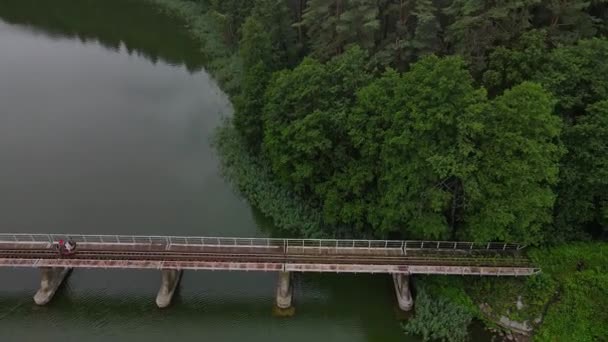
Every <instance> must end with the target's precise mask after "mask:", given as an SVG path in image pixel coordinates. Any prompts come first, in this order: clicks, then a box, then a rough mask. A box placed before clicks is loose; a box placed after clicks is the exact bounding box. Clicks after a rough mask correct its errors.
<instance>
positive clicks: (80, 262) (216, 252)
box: [0, 234, 539, 276]
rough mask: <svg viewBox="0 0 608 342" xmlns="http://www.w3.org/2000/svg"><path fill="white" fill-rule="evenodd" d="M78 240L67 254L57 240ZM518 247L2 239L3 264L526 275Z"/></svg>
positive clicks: (149, 238)
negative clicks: (72, 253) (62, 253)
mask: <svg viewBox="0 0 608 342" xmlns="http://www.w3.org/2000/svg"><path fill="white" fill-rule="evenodd" d="M68 238H69V239H71V240H73V241H76V242H77V248H76V253H75V254H74V255H70V256H63V257H62V256H60V255H59V253H58V252H57V250H56V248H55V247H56V242H57V241H59V240H60V239H63V240H67V239H68ZM522 248H523V246H520V245H517V244H503V243H488V244H477V243H469V242H447V241H397V240H312V239H308V240H307V239H264V238H261V239H260V238H209V237H162V236H118V235H76V234H69V235H68V234H0V267H68V268H125V269H138V268H139V269H180V270H187V269H189V270H242V271H285V272H339V273H340V272H349V273H392V274H454V275H457V274H459V275H495V276H527V275H531V274H535V273H537V272H539V269H538V268H536V267H534V265H532V263H531V262H530V260H529V259H527V258H526V257H525V256H524V255H523V254H522V251H521V249H522Z"/></svg>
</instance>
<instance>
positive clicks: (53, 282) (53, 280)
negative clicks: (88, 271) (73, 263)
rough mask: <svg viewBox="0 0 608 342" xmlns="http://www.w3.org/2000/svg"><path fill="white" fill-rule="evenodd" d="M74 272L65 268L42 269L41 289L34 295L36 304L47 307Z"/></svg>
mask: <svg viewBox="0 0 608 342" xmlns="http://www.w3.org/2000/svg"><path fill="white" fill-rule="evenodd" d="M70 271H72V269H71V268H64V267H41V268H40V273H41V280H40V289H38V291H37V292H36V294H35V295H34V302H35V303H36V304H37V305H46V304H48V302H50V301H51V299H53V296H54V295H55V292H57V289H58V288H59V286H61V283H63V280H64V279H65V277H66V276H67V275H68V274H69V273H70Z"/></svg>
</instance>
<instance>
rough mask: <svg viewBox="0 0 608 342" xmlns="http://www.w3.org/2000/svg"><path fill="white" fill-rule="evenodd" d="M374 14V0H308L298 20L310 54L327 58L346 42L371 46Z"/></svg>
mask: <svg viewBox="0 0 608 342" xmlns="http://www.w3.org/2000/svg"><path fill="white" fill-rule="evenodd" d="M377 16H378V7H377V4H376V1H375V0H310V1H308V2H307V7H306V11H305V12H304V15H303V16H302V18H303V19H302V22H301V23H300V24H301V25H303V26H304V27H306V30H307V35H308V38H309V42H310V45H311V49H312V51H313V54H314V55H315V56H316V57H318V58H321V59H328V58H330V57H332V56H335V55H338V54H340V53H342V52H343V51H344V49H345V47H346V46H347V45H348V44H353V43H356V44H358V45H360V46H362V47H364V48H368V49H371V48H373V46H374V43H375V33H376V31H378V29H379V26H380V22H379V20H378V18H377Z"/></svg>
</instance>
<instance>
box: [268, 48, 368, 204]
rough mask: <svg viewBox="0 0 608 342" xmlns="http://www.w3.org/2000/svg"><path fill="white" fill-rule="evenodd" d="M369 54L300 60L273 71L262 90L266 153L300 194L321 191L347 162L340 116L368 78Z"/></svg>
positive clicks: (352, 51) (356, 51)
mask: <svg viewBox="0 0 608 342" xmlns="http://www.w3.org/2000/svg"><path fill="white" fill-rule="evenodd" d="M366 59H367V55H366V54H365V52H364V51H363V50H361V49H359V48H351V49H349V50H347V51H346V52H345V53H344V54H342V55H341V56H339V57H336V58H334V59H332V60H331V61H330V62H328V63H327V64H322V63H320V62H319V61H317V60H313V59H309V58H307V59H304V61H303V62H302V63H301V64H300V65H299V66H298V67H296V68H295V69H294V70H284V71H281V72H278V73H276V74H275V75H274V76H273V78H272V81H271V82H270V84H269V87H268V90H267V92H266V98H265V106H264V129H265V131H264V150H265V151H266V153H267V155H268V157H269V159H270V161H271V164H272V167H273V169H274V171H275V172H276V173H277V175H278V177H279V178H280V179H281V180H283V181H284V182H286V183H288V184H291V185H292V186H294V187H295V189H296V190H297V191H298V192H300V193H303V194H308V195H315V194H318V193H319V191H321V190H320V189H321V187H322V184H323V183H324V182H326V181H327V180H328V179H329V178H330V177H331V175H332V174H333V172H334V170H336V169H339V168H340V167H341V165H343V163H344V159H345V158H346V151H345V147H344V145H343V142H344V139H343V138H344V136H345V134H346V132H345V128H344V126H343V125H342V122H343V118H344V115H345V114H344V113H345V111H346V109H347V108H348V107H349V106H350V105H351V103H352V102H353V101H354V99H355V92H356V90H357V89H359V88H360V87H362V86H364V85H365V84H367V83H368V82H369V80H370V78H371V76H370V75H369V74H368V73H367V72H366V71H365V62H366Z"/></svg>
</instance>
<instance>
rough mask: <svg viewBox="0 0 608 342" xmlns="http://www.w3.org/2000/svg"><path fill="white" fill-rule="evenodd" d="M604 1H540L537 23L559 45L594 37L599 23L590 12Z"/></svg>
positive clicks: (604, 0) (604, 1)
mask: <svg viewBox="0 0 608 342" xmlns="http://www.w3.org/2000/svg"><path fill="white" fill-rule="evenodd" d="M601 3H606V0H595V1H592V0H542V3H541V5H540V6H539V10H538V12H537V21H539V22H540V24H541V25H542V26H546V27H547V30H548V32H549V35H550V37H551V38H552V39H553V40H555V41H556V42H560V43H570V44H571V43H574V42H576V41H577V40H579V39H582V38H590V37H593V35H595V33H596V32H597V30H598V28H599V27H600V26H601V22H600V21H599V20H598V18H597V17H595V16H594V15H593V14H592V13H591V12H590V10H591V9H592V5H599V4H601Z"/></svg>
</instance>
